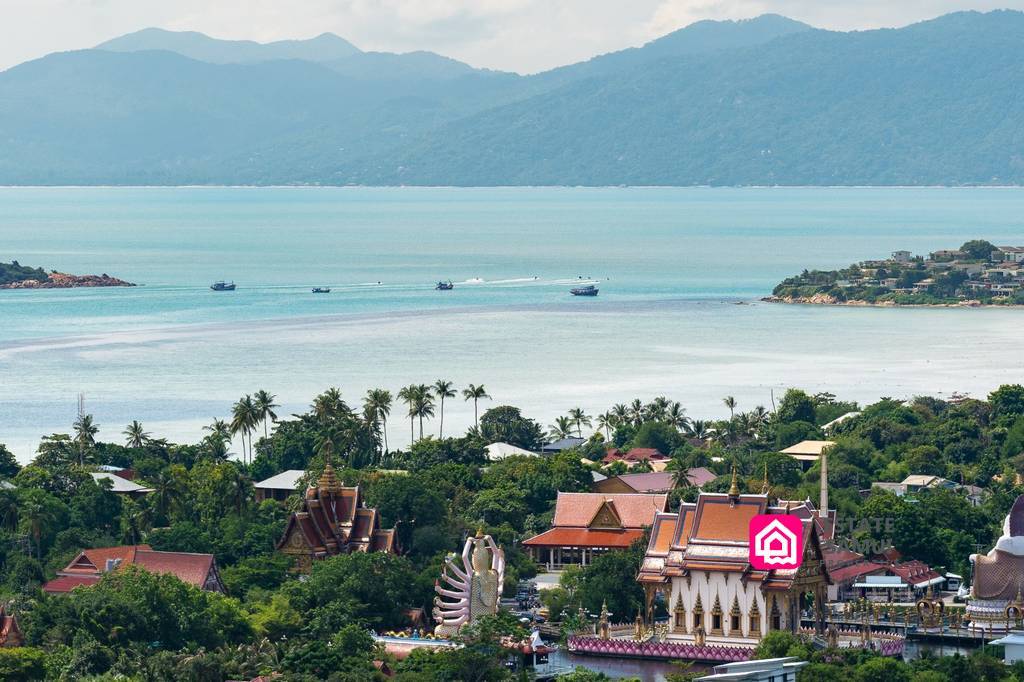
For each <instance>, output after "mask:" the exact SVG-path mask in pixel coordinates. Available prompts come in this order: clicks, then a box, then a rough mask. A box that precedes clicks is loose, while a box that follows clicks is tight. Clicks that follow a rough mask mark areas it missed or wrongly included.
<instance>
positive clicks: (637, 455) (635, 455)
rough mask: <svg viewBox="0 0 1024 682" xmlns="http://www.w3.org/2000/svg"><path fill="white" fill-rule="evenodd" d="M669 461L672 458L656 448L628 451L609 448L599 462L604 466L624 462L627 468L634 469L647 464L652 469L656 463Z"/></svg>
mask: <svg viewBox="0 0 1024 682" xmlns="http://www.w3.org/2000/svg"><path fill="white" fill-rule="evenodd" d="M670 459H672V458H671V457H669V456H668V455H666V454H664V453H663V452H661V451H660V450H658V449H657V448H631V449H629V450H628V451H623V450H620V449H618V448H610V449H609V450H608V452H607V453H606V454H605V456H604V458H603V459H602V460H601V461H602V462H603V463H604V464H611V463H612V462H624V463H625V465H626V466H627V467H634V466H636V465H637V464H639V463H640V462H648V463H649V464H651V466H652V467H653V466H654V465H655V464H656V463H662V462H668V461H669V460H670Z"/></svg>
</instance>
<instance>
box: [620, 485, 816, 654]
mask: <svg viewBox="0 0 1024 682" xmlns="http://www.w3.org/2000/svg"><path fill="white" fill-rule="evenodd" d="M766 479H767V477H766ZM822 489H823V493H822V504H821V509H824V510H825V511H824V512H822V511H817V512H816V513H815V511H816V510H814V509H813V507H812V506H811V505H810V504H805V503H799V504H797V505H794V504H793V503H791V502H782V503H777V504H776V505H772V504H771V503H770V502H769V499H768V485H767V480H765V485H764V487H763V488H762V490H763V492H762V493H761V494H744V495H741V494H739V489H738V486H737V482H736V474H735V470H734V471H733V483H732V487H731V489H730V491H729V492H728V493H705V492H701V493H700V494H699V496H698V498H697V501H696V502H694V503H684V504H682V505H681V507H680V509H679V511H678V513H661V512H659V513H658V514H657V515H656V516H655V519H654V525H653V527H652V529H651V537H650V543H649V545H648V548H647V553H646V556H645V557H644V560H643V564H642V565H641V568H640V573H639V575H638V577H637V580H638V581H639V582H640V583H641V584H642V585H643V586H644V589H645V592H646V593H647V605H648V613H647V622H648V623H650V622H652V618H651V616H652V615H653V614H652V607H653V603H654V598H655V596H656V595H657V594H658V593H661V594H662V595H663V596H664V598H665V600H666V605H667V608H668V611H669V623H668V632H667V633H666V636H665V641H667V642H677V643H685V644H695V645H697V646H704V645H722V646H741V647H742V646H754V645H756V644H757V642H758V641H759V640H760V639H761V637H762V636H763V635H764V634H765V633H767V632H769V631H771V630H789V631H794V632H795V631H796V630H797V629H798V628H799V627H800V611H801V610H803V609H806V608H808V606H809V599H808V598H809V597H812V598H813V603H814V605H815V608H816V613H817V619H816V621H817V622H816V628H815V629H816V630H817V631H818V633H819V634H822V633H824V631H825V615H824V612H823V611H822V610H821V609H820V608H819V607H821V606H822V605H824V604H825V603H826V602H827V596H826V592H827V588H828V585H829V583H830V579H829V575H828V569H827V567H826V564H825V561H824V555H823V552H822V539H821V535H822V530H823V529H826V528H827V531H828V533H831V530H832V528H833V523H832V521H833V520H834V516H832V515H830V513H829V512H828V511H827V510H828V498H827V487H826V485H823V486H822ZM759 514H780V515H781V514H785V515H790V516H793V517H796V518H798V519H799V520H800V525H801V527H802V529H803V558H802V563H801V565H800V566H799V568H796V569H791V570H781V569H772V570H757V569H755V568H754V567H753V566H752V565H751V564H750V562H749V560H748V558H749V542H750V540H749V524H750V521H751V519H752V518H753V517H754V516H757V515H759ZM830 517H831V518H830Z"/></svg>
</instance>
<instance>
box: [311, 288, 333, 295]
mask: <svg viewBox="0 0 1024 682" xmlns="http://www.w3.org/2000/svg"><path fill="white" fill-rule="evenodd" d="M313 293H314V294H329V293H331V288H330V287H313Z"/></svg>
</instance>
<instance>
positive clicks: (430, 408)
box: [412, 384, 434, 440]
mask: <svg viewBox="0 0 1024 682" xmlns="http://www.w3.org/2000/svg"><path fill="white" fill-rule="evenodd" d="M412 409H413V410H414V411H415V412H416V416H417V417H418V418H419V420H420V440H423V418H424V417H426V418H427V419H430V418H431V417H433V416H434V394H433V393H432V392H431V387H430V386H428V385H427V384H418V385H417V386H416V391H415V400H413V406H412Z"/></svg>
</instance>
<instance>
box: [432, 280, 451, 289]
mask: <svg viewBox="0 0 1024 682" xmlns="http://www.w3.org/2000/svg"><path fill="white" fill-rule="evenodd" d="M434 288H435V289H437V290H438V291H451V290H452V289H454V288H455V285H454V284H452V281H451V280H448V281H447V282H438V283H437V286H436V287H434Z"/></svg>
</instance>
